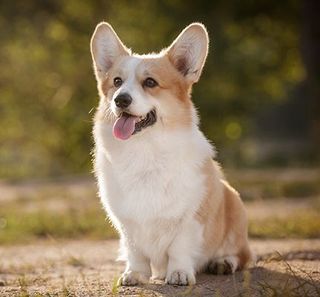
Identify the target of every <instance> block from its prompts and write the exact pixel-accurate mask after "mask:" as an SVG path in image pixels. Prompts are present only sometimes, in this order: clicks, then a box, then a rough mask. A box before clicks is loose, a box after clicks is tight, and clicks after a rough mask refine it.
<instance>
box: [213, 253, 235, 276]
mask: <svg viewBox="0 0 320 297" xmlns="http://www.w3.org/2000/svg"><path fill="white" fill-rule="evenodd" d="M237 268H238V262H237V259H236V258H235V257H233V256H230V257H225V258H222V259H217V260H212V261H211V262H209V264H208V266H207V272H208V273H212V274H233V273H234V272H235V271H236V270H237Z"/></svg>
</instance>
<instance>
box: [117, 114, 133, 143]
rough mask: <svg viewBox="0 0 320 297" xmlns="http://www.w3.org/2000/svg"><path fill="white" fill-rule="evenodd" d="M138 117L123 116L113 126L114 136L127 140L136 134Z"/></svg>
mask: <svg viewBox="0 0 320 297" xmlns="http://www.w3.org/2000/svg"><path fill="white" fill-rule="evenodd" d="M138 119H139V118H138V117H135V116H130V115H128V114H123V115H122V116H121V117H120V118H119V119H117V120H116V122H115V123H114V125H113V135H114V137H116V138H119V139H122V140H126V139H128V138H129V137H130V136H131V135H132V133H133V132H134V127H135V124H136V122H137V121H138Z"/></svg>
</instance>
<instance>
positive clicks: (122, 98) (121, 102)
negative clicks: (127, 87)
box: [114, 93, 132, 108]
mask: <svg viewBox="0 0 320 297" xmlns="http://www.w3.org/2000/svg"><path fill="white" fill-rule="evenodd" d="M114 102H115V104H116V106H117V107H119V108H127V107H128V106H129V105H130V104H131V102H132V98H131V96H130V95H129V94H128V93H122V94H119V95H118V96H117V97H116V98H115V99H114Z"/></svg>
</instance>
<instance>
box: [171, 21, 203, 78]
mask: <svg viewBox="0 0 320 297" xmlns="http://www.w3.org/2000/svg"><path fill="white" fill-rule="evenodd" d="M208 46H209V37H208V32H207V30H206V28H205V26H204V25H202V24H200V23H193V24H191V25H189V26H188V27H186V28H185V29H184V30H183V31H182V32H181V33H180V35H179V36H178V37H177V38H176V40H175V41H174V42H173V43H172V44H171V45H170V47H169V48H168V50H167V54H168V57H169V59H170V61H171V63H172V64H173V65H174V66H175V67H176V69H177V70H178V71H179V72H180V73H181V74H182V75H183V76H185V77H186V79H187V80H188V81H189V82H190V83H195V82H197V81H198V80H199V78H200V75H201V71H202V68H203V65H204V63H205V60H206V57H207V54H208Z"/></svg>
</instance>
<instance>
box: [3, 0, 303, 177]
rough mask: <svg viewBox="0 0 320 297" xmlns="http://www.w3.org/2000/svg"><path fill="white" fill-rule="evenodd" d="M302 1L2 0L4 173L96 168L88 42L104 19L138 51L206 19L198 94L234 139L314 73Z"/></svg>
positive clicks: (224, 134)
mask: <svg viewBox="0 0 320 297" xmlns="http://www.w3.org/2000/svg"><path fill="white" fill-rule="evenodd" d="M299 9H300V2H299V1H295V0H292V1H290V0H285V1H270V0H268V1H267V0H262V1H252V0H242V1H239V0H230V1H222V0H215V1H212V0H211V1H182V0H163V1H156V0H150V1H142V0H137V1H107V0H103V1H102V0H92V1H76V0H69V1H62V0H45V1H35V0H30V1H2V2H1V4H0V34H1V47H0V66H1V71H0V177H11V178H12V177H25V176H43V175H55V176H56V175H61V174H74V173H81V172H88V170H90V168H91V161H90V158H91V157H90V150H91V148H92V137H91V128H92V117H93V113H94V108H95V106H97V102H98V96H97V91H96V86H95V84H96V83H95V80H94V77H93V73H92V65H91V64H92V62H91V56H90V52H89V40H90V37H91V34H92V32H93V30H94V28H95V25H96V24H97V23H98V22H100V21H102V20H105V21H108V22H110V23H111V24H112V25H113V26H114V28H115V29H116V31H117V32H118V34H119V36H120V38H121V39H122V40H123V41H124V43H125V44H126V45H127V46H128V47H131V48H132V49H133V50H134V51H135V52H138V53H144V52H149V51H159V50H161V49H162V48H163V47H165V46H167V45H169V44H170V43H171V41H172V40H173V38H174V37H175V36H176V35H177V34H178V33H179V32H180V30H182V29H183V28H184V26H186V25H188V24H189V23H191V22H194V21H200V22H203V23H204V24H205V25H206V26H207V28H208V30H209V34H210V39H211V45H210V54H209V57H208V60H207V64H206V67H205V70H204V73H203V77H202V80H201V81H200V83H199V84H198V85H197V86H195V88H194V94H193V98H194V101H195V104H196V105H197V106H198V107H199V110H200V113H201V118H202V128H203V130H204V131H205V133H206V135H207V136H208V137H209V138H210V139H212V140H213V141H214V142H215V143H216V144H217V146H218V148H219V147H224V148H228V147H234V146H235V144H238V141H239V140H240V139H242V138H244V137H245V136H246V135H247V133H248V132H250V129H252V122H251V118H252V115H253V114H254V113H255V112H256V111H257V110H259V109H261V108H262V107H263V106H267V105H268V104H271V103H275V102H282V101H284V100H287V99H288V97H287V94H289V92H290V91H291V90H292V89H293V88H294V87H295V86H296V85H297V84H298V83H299V82H301V81H302V80H303V79H304V78H305V70H304V67H303V65H302V62H301V57H300V49H299ZM232 157H233V158H236V157H237V156H236V155H235V156H224V158H225V159H228V158H231V159H232Z"/></svg>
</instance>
